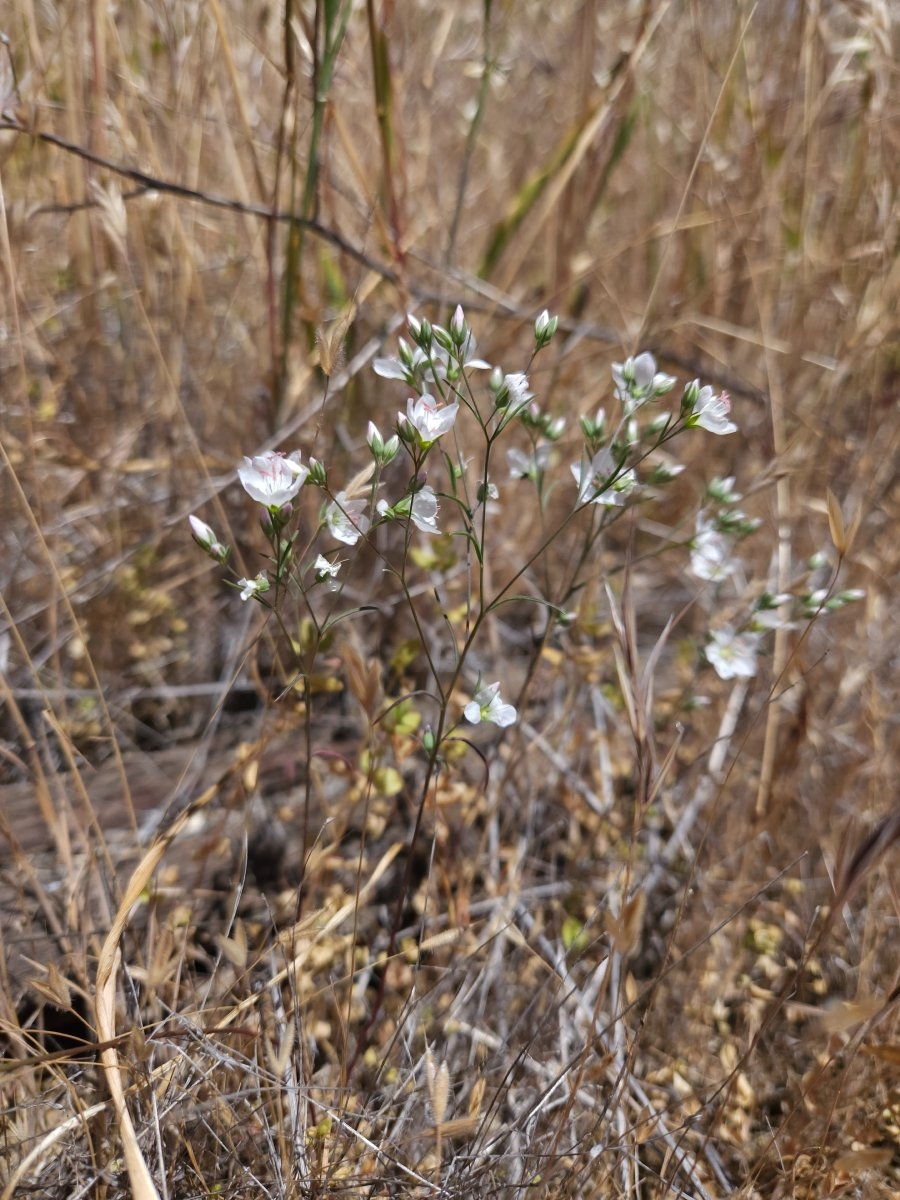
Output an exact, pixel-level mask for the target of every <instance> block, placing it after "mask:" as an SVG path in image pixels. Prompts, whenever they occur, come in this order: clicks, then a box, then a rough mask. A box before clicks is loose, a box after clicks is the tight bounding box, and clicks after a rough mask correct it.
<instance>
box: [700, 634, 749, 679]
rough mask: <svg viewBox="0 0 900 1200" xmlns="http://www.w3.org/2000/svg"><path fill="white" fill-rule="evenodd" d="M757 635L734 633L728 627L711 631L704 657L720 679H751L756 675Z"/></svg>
mask: <svg viewBox="0 0 900 1200" xmlns="http://www.w3.org/2000/svg"><path fill="white" fill-rule="evenodd" d="M758 650H759V634H756V633H735V632H734V630H733V629H732V628H731V626H730V625H726V626H725V627H724V628H723V629H714V630H713V631H712V641H711V642H710V643H709V645H708V646H707V647H706V657H707V658H708V659H709V661H710V663H711V664H712V667H713V669H714V671H715V672H716V674H717V675H718V676H719V678H720V679H738V678H740V679H752V678H753V676H754V675H755V674H756V655H757V652H758Z"/></svg>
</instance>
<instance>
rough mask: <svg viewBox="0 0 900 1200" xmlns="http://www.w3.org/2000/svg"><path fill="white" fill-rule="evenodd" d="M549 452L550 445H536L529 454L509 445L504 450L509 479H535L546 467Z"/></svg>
mask: <svg viewBox="0 0 900 1200" xmlns="http://www.w3.org/2000/svg"><path fill="white" fill-rule="evenodd" d="M550 452H551V447H550V446H546V445H545V446H538V447H536V448H535V449H534V450H533V451H532V452H531V454H526V453H525V452H524V451H523V450H517V449H516V447H515V446H511V447H510V448H509V449H508V450H507V451H506V461H507V462H508V463H509V477H510V479H533V480H537V479H538V478H539V477H540V476H541V475H542V474H543V472H544V471H545V470H546V469H547V464H548V462H549V461H550Z"/></svg>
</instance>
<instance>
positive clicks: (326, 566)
mask: <svg viewBox="0 0 900 1200" xmlns="http://www.w3.org/2000/svg"><path fill="white" fill-rule="evenodd" d="M340 569H341V560H340V559H337V560H336V561H335V562H329V561H328V559H327V558H326V557H325V555H324V554H320V555H319V557H318V558H317V559H316V561H315V562H314V563H313V570H314V571H315V573H316V579H318V580H319V581H320V582H321V581H322V580H323V579H334V578H335V577H336V576H337V573H338V571H340Z"/></svg>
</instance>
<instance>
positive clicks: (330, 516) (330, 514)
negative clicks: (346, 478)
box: [325, 492, 369, 546]
mask: <svg viewBox="0 0 900 1200" xmlns="http://www.w3.org/2000/svg"><path fill="white" fill-rule="evenodd" d="M365 512H366V502H365V500H348V499H347V493H346V492H338V494H337V495H336V496H335V498H334V499H333V500H332V502H331V503H330V504H329V505H328V507H327V508H326V509H325V524H326V525H327V526H328V529H329V531H330V532H331V535H332V537H335V538H337V540H338V541H339V542H343V543H344V544H345V545H347V546H355V545H356V543H357V542H358V541H359V539H360V537H361V536H362V535H363V534H364V533H365V532H366V530H367V529H368V528H369V518H368V517H367V516H366V515H365Z"/></svg>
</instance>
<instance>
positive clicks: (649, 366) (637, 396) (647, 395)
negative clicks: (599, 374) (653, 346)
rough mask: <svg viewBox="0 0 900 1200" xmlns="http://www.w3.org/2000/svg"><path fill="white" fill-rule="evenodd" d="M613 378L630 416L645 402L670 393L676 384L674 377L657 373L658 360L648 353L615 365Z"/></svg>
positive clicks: (617, 393)
mask: <svg viewBox="0 0 900 1200" xmlns="http://www.w3.org/2000/svg"><path fill="white" fill-rule="evenodd" d="M612 377H613V382H614V383H615V385H616V396H617V397H618V399H619V400H620V402H621V403H622V405H623V406H624V408H625V412H626V413H627V414H629V415H630V414H631V413H632V412H634V410H635V409H636V408H639V407H640V405H642V404H643V403H644V402H645V401H647V400H652V399H654V397H656V396H662V395H664V394H665V393H666V392H668V391H670V390H671V388H672V386H673V384H674V383H675V379H674V377H673V376H672V375H664V374H663V373H662V372H657V370H656V359H655V358H654V357H653V355H652V354H648V353H647V352H646V351H644V353H643V354H639V355H638V356H637V358H626V359H625V361H624V362H623V363H613V365H612Z"/></svg>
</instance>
